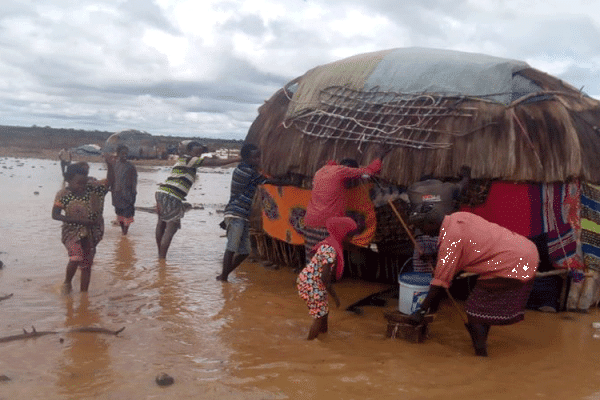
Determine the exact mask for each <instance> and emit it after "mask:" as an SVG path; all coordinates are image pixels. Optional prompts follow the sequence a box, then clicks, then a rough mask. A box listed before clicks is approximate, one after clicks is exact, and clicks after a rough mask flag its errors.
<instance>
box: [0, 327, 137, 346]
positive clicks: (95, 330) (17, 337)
mask: <svg viewBox="0 0 600 400" xmlns="http://www.w3.org/2000/svg"><path fill="white" fill-rule="evenodd" d="M124 329H125V327H122V328H121V329H117V330H116V331H113V330H110V329H106V328H99V327H95V326H84V327H81V328H73V329H70V330H68V331H66V332H62V333H72V332H88V333H105V334H108V335H115V336H116V335H118V334H119V333H121V332H123V330H124ZM57 333H61V332H59V331H36V330H35V327H33V326H32V327H31V332H27V331H26V330H25V329H23V333H21V334H18V335H11V336H4V337H0V343H5V342H12V341H13V340H21V339H31V338H36V337H40V336H45V335H52V334H57Z"/></svg>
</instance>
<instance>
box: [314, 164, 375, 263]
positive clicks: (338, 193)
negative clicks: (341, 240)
mask: <svg viewBox="0 0 600 400" xmlns="http://www.w3.org/2000/svg"><path fill="white" fill-rule="evenodd" d="M379 171H381V157H380V158H376V159H375V160H373V162H371V164H369V165H368V166H366V167H363V168H360V167H359V166H358V163H357V162H356V160H353V159H351V158H346V159H343V160H341V161H340V163H339V164H338V163H337V162H335V161H333V160H332V161H328V162H327V164H325V165H324V166H323V167H321V168H320V169H319V170H317V172H316V173H315V176H314V178H313V182H312V190H311V192H310V201H309V203H308V205H307V206H306V214H305V216H304V232H303V233H304V248H305V252H306V261H307V262H308V261H310V258H311V256H312V252H313V247H314V245H315V244H316V243H318V242H320V241H321V240H323V239H325V238H326V237H327V236H328V235H329V233H328V232H327V229H326V228H325V221H327V220H328V219H329V218H332V217H344V216H345V215H346V205H347V203H348V200H347V196H348V187H349V184H350V183H351V182H352V180H354V179H358V178H361V177H363V176H364V177H367V176H368V177H370V176H372V175H375V174H378V173H379Z"/></svg>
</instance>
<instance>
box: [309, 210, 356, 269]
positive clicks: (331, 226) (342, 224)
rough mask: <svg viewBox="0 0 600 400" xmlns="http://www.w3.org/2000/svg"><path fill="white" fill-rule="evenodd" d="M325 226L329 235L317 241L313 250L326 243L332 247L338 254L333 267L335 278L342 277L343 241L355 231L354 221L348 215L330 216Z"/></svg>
mask: <svg viewBox="0 0 600 400" xmlns="http://www.w3.org/2000/svg"><path fill="white" fill-rule="evenodd" d="M325 225H326V226H327V232H329V236H327V237H326V238H325V239H323V240H322V241H321V243H317V245H316V246H315V251H316V250H317V249H318V248H319V247H320V246H322V245H324V244H325V245H328V246H331V247H333V248H334V250H335V252H336V253H337V254H339V257H338V259H337V262H336V268H335V279H336V280H338V281H339V280H340V279H342V275H343V274H344V246H343V242H344V239H346V236H348V235H349V234H351V233H353V232H355V231H356V228H357V225H356V222H354V220H353V219H352V218H350V217H331V218H329V219H328V220H327V222H326V223H325Z"/></svg>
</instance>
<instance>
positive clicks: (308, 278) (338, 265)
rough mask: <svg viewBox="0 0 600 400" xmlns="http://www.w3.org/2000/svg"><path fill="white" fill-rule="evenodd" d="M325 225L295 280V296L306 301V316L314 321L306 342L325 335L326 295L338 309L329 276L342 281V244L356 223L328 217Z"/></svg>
mask: <svg viewBox="0 0 600 400" xmlns="http://www.w3.org/2000/svg"><path fill="white" fill-rule="evenodd" d="M325 225H326V227H327V231H328V232H329V236H328V237H327V238H325V239H324V240H322V241H321V242H319V243H317V244H316V245H315V247H314V250H315V253H314V255H313V257H312V258H311V260H310V262H308V264H307V265H306V267H304V269H303V270H302V272H300V274H299V275H298V279H297V287H298V294H299V295H300V297H301V298H302V299H304V300H305V301H306V305H307V306H308V310H309V311H308V312H309V314H310V315H311V316H312V317H313V318H314V319H315V320H314V322H313V324H312V325H311V327H310V331H309V332H308V338H307V339H308V340H313V339H314V338H316V337H317V336H318V335H319V333H325V332H327V328H328V327H327V316H328V315H329V302H328V298H327V297H328V296H327V294H328V293H329V294H331V296H332V297H333V300H334V301H335V304H336V306H337V307H339V306H340V300H339V298H338V296H337V294H336V293H335V291H334V290H333V286H332V275H333V274H335V279H336V280H339V279H341V278H342V274H343V272H344V252H343V247H342V242H343V241H344V239H345V238H346V236H347V235H348V234H349V233H350V232H352V231H354V230H356V222H354V220H352V218H349V217H331V218H329V219H328V220H327V222H326V223H325Z"/></svg>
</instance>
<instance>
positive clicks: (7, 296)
mask: <svg viewBox="0 0 600 400" xmlns="http://www.w3.org/2000/svg"><path fill="white" fill-rule="evenodd" d="M12 296H13V294H12V293H11V294H7V295H6V296H0V301H2V300H6V299H10V298H11V297H12Z"/></svg>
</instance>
